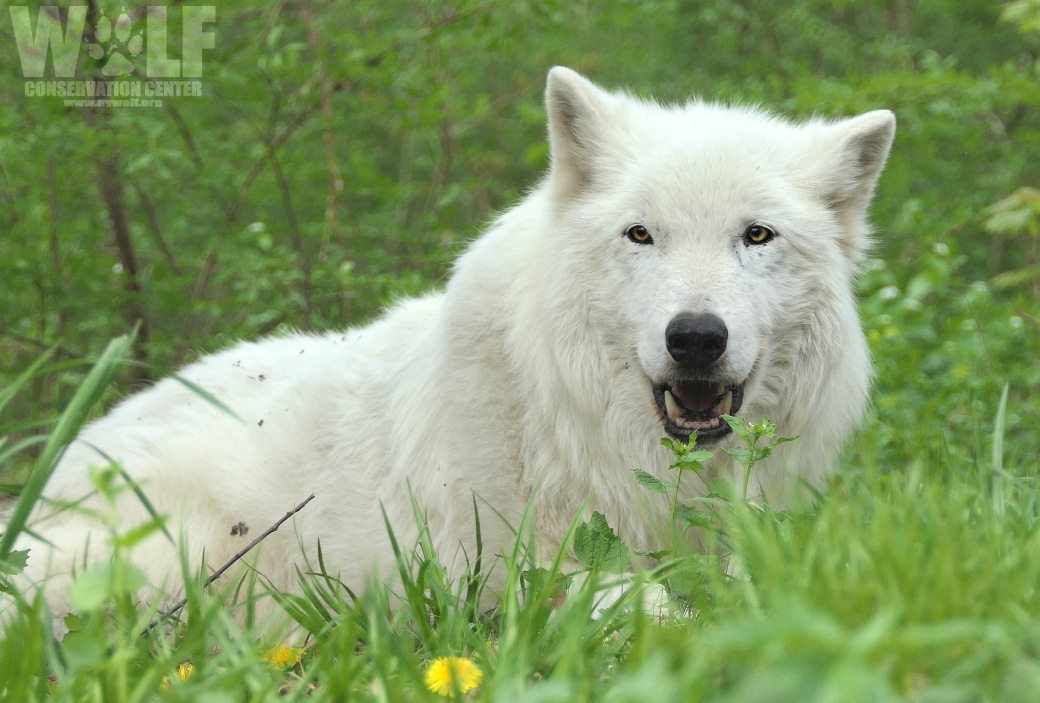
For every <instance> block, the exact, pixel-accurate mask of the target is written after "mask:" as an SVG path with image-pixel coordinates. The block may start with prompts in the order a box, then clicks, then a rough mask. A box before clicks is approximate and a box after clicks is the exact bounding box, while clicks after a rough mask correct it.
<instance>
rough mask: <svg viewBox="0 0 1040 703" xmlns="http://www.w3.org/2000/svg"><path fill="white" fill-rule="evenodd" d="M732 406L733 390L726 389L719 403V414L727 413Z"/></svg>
mask: <svg viewBox="0 0 1040 703" xmlns="http://www.w3.org/2000/svg"><path fill="white" fill-rule="evenodd" d="M731 407H733V391H727V392H726V395H725V397H724V398H723V399H722V402H721V403H719V405H718V408H719V415H729V409H730V408H731Z"/></svg>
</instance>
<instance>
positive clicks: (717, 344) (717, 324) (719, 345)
mask: <svg viewBox="0 0 1040 703" xmlns="http://www.w3.org/2000/svg"><path fill="white" fill-rule="evenodd" d="M727 339H729V330H727V329H726V323H725V322H723V321H722V319H721V318H720V317H718V316H717V315H712V314H711V313H701V314H698V315H694V314H692V313H686V312H684V313H682V314H679V315H676V316H675V317H673V318H672V321H671V322H669V323H668V327H667V328H665V331H664V342H665V346H666V347H667V348H668V353H669V354H670V355H671V357H672V358H673V359H675V361H676V363H678V364H680V365H682V366H708V365H709V364H711V363H713V362H715V361H717V360H718V358H719V357H720V356H722V355H723V354H724V353H725V351H726V340H727Z"/></svg>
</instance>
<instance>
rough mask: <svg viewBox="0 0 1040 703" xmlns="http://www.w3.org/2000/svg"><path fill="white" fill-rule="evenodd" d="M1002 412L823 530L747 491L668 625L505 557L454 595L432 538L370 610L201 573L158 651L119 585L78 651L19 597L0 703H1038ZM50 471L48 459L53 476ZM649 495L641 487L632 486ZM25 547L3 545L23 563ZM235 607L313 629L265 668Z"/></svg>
mask: <svg viewBox="0 0 1040 703" xmlns="http://www.w3.org/2000/svg"><path fill="white" fill-rule="evenodd" d="M111 363H112V356H111V354H110V355H108V356H106V357H105V359H104V360H103V361H102V363H101V365H100V366H99V368H101V369H102V370H101V371H98V372H97V374H95V375H93V376H91V379H92V380H90V381H89V382H87V383H85V384H84V388H83V389H82V391H83V396H82V398H81V400H82V401H83V402H89V400H90V399H93V398H96V397H97V396H98V394H99V391H100V389H101V388H103V386H104V384H105V378H106V377H107V375H108V373H109V371H110V365H111ZM1006 402H1007V401H1006V395H1005V396H1004V398H1003V399H1001V400H1000V401H999V402H998V401H996V400H994V405H995V406H996V412H994V414H993V418H994V419H993V425H994V430H993V432H992V434H991V435H990V436H989V437H984V438H982V439H981V440H979V442H980V443H981V444H983V445H984V447H980V451H977V452H975V457H976V460H975V461H974V462H964V461H961V460H960V457H961V456H962V455H961V453H960V452H957V453H956V456H957V457H958V460H957V461H951V462H950V463H949V465H947V466H945V467H938V466H933V465H927V464H925V463H923V462H922V461H916V462H913V461H912V462H910V463H909V464H908V465H907V466H906V467H900V469H899V470H893V469H892V468H891V467H875V466H871V465H870V463H869V462H859V463H860V464H862V465H861V466H859V467H855V466H852V467H849V468H846V469H845V470H844V471H842V472H841V473H840V474H839V476H838V477H837V478H836V479H835V480H834V482H833V484H832V486H831V487H830V489H829V490H828V491H827V492H826V494H825V495H824V496H823V497H822V499H821V501H820V503H819V504H818V505H817V506H816V508H815V509H814V511H813V512H812V513H807V514H789V513H777V512H774V511H772V510H770V509H769V508H768V506H766V507H762V506H760V505H758V504H755V503H750V502H745V501H743V500H742V499H741V498H740V497H739V495H740V492H739V489H740V487H739V486H737V487H735V488H734V492H733V493H732V495H733V496H734V497H733V499H732V500H729V501H726V500H720V501H719V502H718V504H717V505H718V507H717V508H716V510H715V511H714V512H712V513H711V523H712V525H713V529H714V530H715V532H714V533H713V534H716V535H717V537H718V539H710V540H709V542H710V543H711V544H714V545H716V547H714V549H715V550H721V547H719V546H718V545H725V548H726V549H725V553H717V554H716V555H715V556H716V557H720V558H703V557H678V556H676V557H670V558H671V559H672V561H671V562H667V563H666V564H665V567H664V568H663V569H662V571H661V572H660V573H659V575H661V576H663V575H665V573H667V574H668V575H669V576H670V578H671V579H672V581H671V583H676V582H678V575H679V574H685V578H684V579H682V583H683V584H684V591H685V592H686V595H687V596H688V597H689V603H690V610H689V611H688V612H678V609H677V612H675V613H674V614H673V616H672V617H670V618H667V619H666V621H664V622H660V621H657V620H655V619H654V618H652V617H650V616H648V615H645V614H642V613H641V612H639V611H638V609H637V610H636V611H635V612H632V611H631V610H630V609H627V608H625V607H624V606H625V605H627V603H625V602H622V603H620V604H618V605H617V606H616V607H613V608H610V609H608V610H607V611H606V612H604V613H602V614H601V616H600V617H599V618H597V619H593V618H592V617H591V616H592V611H593V609H594V605H593V598H594V595H595V594H594V583H595V579H588V580H587V581H585V582H584V583H583V584H582V583H580V582H576V583H578V585H575V586H573V587H572V589H571V591H570V593H569V594H568V596H567V597H566V598H565V599H563V600H562V602H561V599H560V598H559V597H558V596H559V595H560V593H559V584H560V576H561V575H560V574H559V573H556V572H555V571H554V570H548V571H538V570H533V569H532V568H531V564H529V563H528V562H527V561H526V560H525V558H524V554H525V550H524V545H523V544H518V545H517V547H516V549H515V550H514V551H513V553H512V554H509V555H505V558H504V564H505V567H506V568H507V570H508V576H507V584H509V585H508V586H507V588H506V591H505V596H504V597H503V598H502V601H501V604H500V605H499V606H498V607H497V608H495V609H493V610H490V611H488V610H485V609H483V608H482V607H481V605H480V602H481V600H482V599H481V595H482V594H481V591H482V590H483V589H484V588H485V586H484V583H483V581H482V580H481V579H480V574H479V571H477V572H476V573H474V574H473V578H472V579H469V580H464V581H463V582H461V583H452V582H449V581H448V579H447V577H446V572H445V570H444V568H443V567H442V566H441V565H440V563H439V562H438V560H437V558H436V555H435V554H434V553H433V550H432V547H431V545H430V543H429V542H428V540H425V539H424V538H422V537H421V538H420V543H419V544H418V545H407V544H400V545H398V547H399V550H400V554H399V561H400V564H401V583H400V584H398V585H397V586H395V587H394V588H393V589H389V588H387V587H385V586H382V585H380V584H373V585H372V586H371V587H370V588H369V589H367V590H366V591H365V592H364V593H363V594H351V593H349V592H348V591H346V589H344V588H342V587H341V586H339V585H338V583H337V582H336V581H335V580H334V579H332V578H329V577H327V576H325V575H323V573H322V572H323V568H322V567H323V565H322V564H321V563H318V564H311V565H309V567H310V568H309V573H307V574H301V576H302V579H303V584H304V587H303V588H302V590H301V592H300V593H298V594H274V595H270V594H265V593H264V589H263V586H262V584H259V583H257V582H255V580H254V581H250V579H249V578H248V574H247V575H246V577H245V578H244V579H243V580H241V581H238V582H236V581H235V580H234V577H227V579H228V580H227V581H226V582H225V583H222V581H224V579H222V581H218V582H217V584H215V586H214V588H213V589H206V588H204V587H203V586H202V585H201V581H200V580H198V579H195V578H193V577H191V576H190V575H189V574H188V570H187V569H186V581H187V583H188V602H187V605H186V606H185V608H184V610H183V611H181V612H180V613H179V614H178V616H177V617H175V618H172V619H171V620H170V621H167V622H165V623H164V624H163V625H162V626H160V627H156V628H154V629H152V630H149V631H147V632H143V630H145V627H146V626H147V625H148V623H149V622H150V621H151V619H152V618H153V617H154V615H155V613H153V612H150V611H148V609H146V608H144V607H142V606H140V605H137V604H135V603H133V601H132V599H131V598H130V597H129V595H128V594H127V593H125V589H122V588H119V587H117V586H112V585H111V583H112V582H111V581H109V582H108V583H109V584H110V585H109V586H108V588H109V591H108V592H106V593H105V594H103V595H105V596H106V601H105V603H106V605H105V607H98V608H92V609H88V611H87V612H85V613H83V614H82V615H81V616H80V617H79V618H78V619H77V621H76V622H74V623H73V625H74V626H75V630H74V632H72V633H71V634H70V635H69V636H68V637H66V638H65V640H64V641H63V642H61V643H56V642H54V640H53V638H52V637H51V634H50V631H49V625H48V624H47V623H48V619H47V618H46V617H45V614H44V606H43V604H42V602H41V601H39V600H34V601H29V602H24V601H21V602H19V604H18V609H17V612H15V613H14V614H13V615H12V614H11V611H10V610H9V611H8V614H9V617H10V618H11V619H10V621H9V623H8V625H7V637H6V640H5V641H3V642H0V700H10V701H19V702H21V701H98V702H99V703H101V702H105V703H124V702H125V703H129V702H131V701H193V702H213V703H217V702H220V703H223V702H225V701H228V702H230V701H266V700H270V701H388V702H394V703H397V702H403V701H434V700H445V699H444V698H442V697H440V696H438V695H436V694H435V693H433V692H431V691H430V690H429V689H428V688H427V686H426V684H425V682H424V676H425V673H426V671H427V670H428V667H429V665H430V662H431V661H432V660H434V659H435V658H438V657H445V656H461V657H465V658H468V659H470V660H471V661H472V662H473V663H474V664H475V665H476V666H477V667H479V668H480V670H481V671H482V673H483V678H482V681H481V684H480V686H479V688H477V689H476V690H473V691H470V692H468V693H466V694H461V695H459V696H458V697H457V698H459V699H465V700H480V701H507V702H509V703H513V702H521V703H523V702H530V703H534V702H536V701H537V702H541V703H548V702H556V701H559V702H561V703H563V702H567V703H571V702H575V701H589V702H592V701H595V702H600V701H603V702H606V703H620V702H623V701H653V702H654V703H659V702H660V703H666V702H669V701H720V702H721V701H740V702H753V701H763V702H765V701H769V702H771V703H785V702H791V703H795V702H798V703H806V702H819V703H824V702H835V703H836V702H838V701H850V702H852V701H857V702H859V701H922V702H933V701H934V702H939V701H943V702H959V701H964V702H966V703H967V702H969V701H994V702H1000V703H1014V702H1016V701H1022V702H1023V703H1025V702H1026V701H1029V702H1033V703H1035V701H1037V700H1040V592H1038V584H1040V531H1038V529H1037V512H1038V491H1037V483H1036V479H1035V478H1034V477H1033V475H1032V474H1033V467H1032V466H1016V465H1008V464H1007V461H1006V460H1005V458H1004V457H1005V455H1013V454H1014V448H1013V447H1004V422H1005V416H1006V413H1005V403H1006ZM83 412H84V407H83V405H82V404H75V405H74V407H73V409H72V410H70V413H74V415H75V416H74V417H72V416H70V418H69V419H68V420H67V421H66V422H65V423H64V424H61V423H60V424H59V429H58V430H56V431H55V432H56V433H57V432H60V433H67V432H69V431H71V429H70V428H74V426H75V424H76V421H77V418H81V417H82V415H83ZM52 438H53V439H54V441H55V442H56V441H58V440H59V439H61V437H60V436H57V437H55V436H53V435H52ZM41 441H42V440H41ZM869 441H870V438H869V433H868V435H867V438H866V439H864V440H862V442H869ZM862 442H861V454H862V453H863V446H862ZM53 444H54V442H51V443H50V444H47V443H43V444H42V446H45V447H49V446H53ZM982 449H986V450H988V451H981V450H982ZM930 451H931V450H930ZM867 455H868V456H869V452H868V453H867ZM677 456H678V455H677ZM698 456H700V455H699V454H695V455H694V457H695V458H696V457H698ZM978 457H986V458H985V460H982V459H979V458H978ZM687 458H689V456H688V457H687ZM52 459H53V454H52V453H50V452H48V451H45V452H44V453H43V454H42V455H41V460H40V462H39V463H38V465H37V467H36V470H37V471H46V470H47V468H48V467H49V466H50V465H51V462H52ZM766 461H768V460H766ZM677 463H681V457H680V459H679V460H677ZM850 463H853V462H850ZM684 466H685V467H686V469H688V470H696V469H695V467H694V466H693V465H692V464H691V463H687V464H685V465H684ZM766 466H767V465H766ZM762 468H763V467H762V465H759V466H755V467H752V470H762ZM36 486H37V484H36V483H35V482H34V481H30V485H29V489H27V491H26V492H25V494H23V496H22V498H23V500H29V501H31V500H33V499H35V495H31V494H30V491H31V492H33V493H36V492H37V488H36ZM633 490H642V489H641V488H640V486H639V484H638V483H637V478H636V477H635V476H634V477H633ZM661 499H662V500H669V493H668V491H667V490H666V491H664V494H663V495H662V496H661ZM701 517H703V516H701ZM699 519H700V518H699ZM590 525H591V523H590ZM680 527H681V526H680ZM582 530H585V531H584V532H582ZM590 530H592V528H591V527H590V526H589V525H584V526H577V534H580V535H581V537H580V540H579V541H580V542H581V543H582V545H585V546H583V547H582V550H581V551H584V552H585V554H586V556H588V555H589V554H591V555H592V556H591V557H588V559H587V561H588V563H590V564H593V563H599V564H601V565H604V564H605V562H604V561H602V559H603V558H606V557H604V555H606V554H608V553H609V555H610V556H609V558H607V561H611V563H613V561H612V560H615V558H617V557H618V551H617V549H618V548H623V547H618V545H616V544H615V545H613V547H611V545H609V544H608V545H607V546H606V547H603V549H600V547H597V546H594V547H591V548H590V547H588V546H587V545H588V544H589V543H590V539H591V537H595V536H596V535H594V534H591V533H590ZM521 532H522V531H521ZM597 534H598V533H597ZM590 535H591V537H590ZM621 537H623V535H622V536H621ZM12 538H13V533H12V532H10V531H9V534H8V535H5V537H4V539H3V540H0V545H6V546H4V549H6V550H9V547H10V544H11V541H12ZM593 542H594V540H593ZM662 546H667V545H662ZM596 555H599V556H598V557H597V556H596ZM0 556H3V557H5V558H6V559H7V561H6V562H5V563H6V564H7V570H8V571H14V570H17V567H16V565H13V564H16V561H13V560H12V559H13V557H12V556H10V555H8V553H7V552H3V553H0ZM490 556H491V555H483V559H484V562H485V563H487V562H488V561H490ZM597 559H600V561H598V562H597ZM476 566H477V565H476V564H474V567H476ZM605 568H606V566H605ZM475 570H476V568H475ZM236 588H238V590H239V592H240V595H241V594H242V593H244V594H247V595H246V597H245V600H246V601H247V602H248V601H250V598H254V599H255V598H269V597H275V598H276V599H277V600H278V602H279V603H280V604H281V605H282V607H284V608H285V610H286V611H287V612H290V613H292V614H293V617H294V618H295V619H296V620H297V621H298V622H299V623H301V626H302V627H303V629H304V631H305V632H306V633H308V636H307V639H306V642H305V643H304V644H305V646H304V648H303V650H302V651H300V652H295V651H292V652H290V651H287V650H284V648H283V649H282V650H281V654H282V655H283V656H284V658H285V659H287V661H282V662H280V663H279V662H277V661H275V662H272V661H270V660H271V659H272V651H278V645H279V644H280V643H279V642H278V641H277V639H274V640H272V639H265V638H264V637H256V636H254V635H253V634H252V633H251V632H249V628H248V625H247V626H245V627H244V626H243V625H242V623H243V622H245V623H248V622H249V621H250V619H251V617H250V611H249V609H248V608H243V606H238V608H237V609H229V608H228V607H225V606H224V605H222V604H221V603H220V600H219V599H218V597H217V596H218V592H220V591H223V592H227V591H229V590H235V589H236ZM248 594H252V596H251V597H250V596H249V595H248ZM630 595H631V597H632V598H635V597H636V596H637V595H638V594H635V593H633V594H630ZM485 602H486V599H485ZM297 657H298V661H296V659H297ZM189 664H190V670H189V668H185V667H186V666H187V665H189ZM179 670H180V671H183V672H185V675H184V677H183V680H182V676H181V675H180V674H179Z"/></svg>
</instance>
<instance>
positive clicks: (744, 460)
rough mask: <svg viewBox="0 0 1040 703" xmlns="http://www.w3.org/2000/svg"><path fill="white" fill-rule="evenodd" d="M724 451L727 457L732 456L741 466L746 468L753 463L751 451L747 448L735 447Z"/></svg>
mask: <svg viewBox="0 0 1040 703" xmlns="http://www.w3.org/2000/svg"><path fill="white" fill-rule="evenodd" d="M722 451H723V452H724V453H725V454H726V455H727V456H731V457H733V458H734V459H736V460H737V463H739V464H740V465H741V466H743V467H745V468H746V467H747V465H748V463H750V461H751V450H750V449H748V448H747V447H733V448H732V449H723V450H722Z"/></svg>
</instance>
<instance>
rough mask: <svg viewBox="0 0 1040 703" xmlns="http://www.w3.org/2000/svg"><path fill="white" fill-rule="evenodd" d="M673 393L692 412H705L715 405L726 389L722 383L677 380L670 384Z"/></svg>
mask: <svg viewBox="0 0 1040 703" xmlns="http://www.w3.org/2000/svg"><path fill="white" fill-rule="evenodd" d="M670 389H671V391H672V395H674V396H675V398H676V399H677V400H678V401H679V403H680V404H681V405H682V406H683V407H684V408H686V410H689V411H691V412H696V413H703V412H707V411H708V410H711V409H712V408H713V407H715V402H716V401H717V400H718V399H719V396H720V395H722V394H723V393H724V392H725V391H726V387H725V386H723V385H722V384H721V383H708V382H707V381H676V382H675V383H673V384H672V385H671V386H670Z"/></svg>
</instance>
